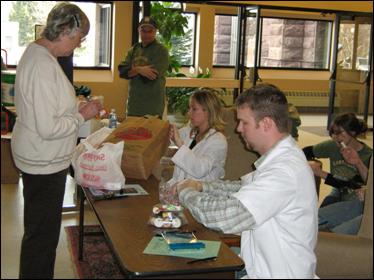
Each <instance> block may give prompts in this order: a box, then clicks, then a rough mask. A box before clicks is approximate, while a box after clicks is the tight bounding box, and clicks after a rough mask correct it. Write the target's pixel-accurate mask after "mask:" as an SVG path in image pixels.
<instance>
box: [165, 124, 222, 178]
mask: <svg viewBox="0 0 374 280" xmlns="http://www.w3.org/2000/svg"><path fill="white" fill-rule="evenodd" d="M190 131H191V127H189V126H188V127H183V128H181V129H179V134H180V137H181V139H182V140H183V142H184V144H183V145H182V146H181V147H180V148H179V149H178V151H177V152H176V153H175V155H174V156H173V157H172V159H171V160H172V161H173V162H174V164H175V167H174V173H173V178H172V179H171V180H170V181H169V183H171V184H173V183H176V182H179V181H182V180H184V179H195V180H198V181H215V180H217V179H221V178H223V177H224V176H225V169H224V168H225V161H226V154H227V140H226V137H225V136H224V135H223V134H222V133H221V132H218V131H216V130H215V129H212V128H211V129H210V130H209V132H208V133H207V134H206V135H205V137H204V139H202V140H201V141H200V142H199V143H197V144H196V145H195V147H193V149H192V150H191V149H190V148H189V146H190V144H191V142H192V141H193V139H191V137H190Z"/></svg>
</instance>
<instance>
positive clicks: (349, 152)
mask: <svg viewBox="0 0 374 280" xmlns="http://www.w3.org/2000/svg"><path fill="white" fill-rule="evenodd" d="M340 153H341V154H342V156H343V158H344V160H345V161H346V162H347V163H349V164H352V165H355V166H356V165H358V164H359V163H361V159H360V157H359V155H358V153H357V151H356V150H355V149H353V148H351V147H345V148H341V149H340Z"/></svg>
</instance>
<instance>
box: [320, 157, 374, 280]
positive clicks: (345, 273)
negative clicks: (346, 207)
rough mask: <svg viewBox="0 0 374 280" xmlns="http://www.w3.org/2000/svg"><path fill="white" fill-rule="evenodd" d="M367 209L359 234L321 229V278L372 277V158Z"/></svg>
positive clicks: (366, 202) (367, 191)
mask: <svg viewBox="0 0 374 280" xmlns="http://www.w3.org/2000/svg"><path fill="white" fill-rule="evenodd" d="M366 186H367V190H366V194H365V205H364V212H363V217H362V221H361V226H360V230H359V232H358V234H357V235H342V234H336V233H329V232H319V233H318V242H317V246H316V249H315V252H316V255H317V272H316V274H317V275H318V276H319V277H320V278H330V279H337V278H345V279H355V278H356V279H358V278H360V279H364V278H370V279H372V278H373V157H372V158H371V160H370V167H369V174H368V181H367V184H366Z"/></svg>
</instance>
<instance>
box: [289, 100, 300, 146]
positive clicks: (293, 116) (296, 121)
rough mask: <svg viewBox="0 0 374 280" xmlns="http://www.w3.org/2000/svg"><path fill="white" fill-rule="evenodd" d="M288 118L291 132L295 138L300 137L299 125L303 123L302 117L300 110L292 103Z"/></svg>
mask: <svg viewBox="0 0 374 280" xmlns="http://www.w3.org/2000/svg"><path fill="white" fill-rule="evenodd" d="M288 119H289V126H290V127H289V131H290V134H291V136H292V137H293V138H295V140H298V138H299V129H298V127H299V126H300V125H301V119H300V115H299V112H298V111H297V109H296V107H295V106H294V105H293V104H292V103H288Z"/></svg>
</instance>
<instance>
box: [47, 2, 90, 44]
mask: <svg viewBox="0 0 374 280" xmlns="http://www.w3.org/2000/svg"><path fill="white" fill-rule="evenodd" d="M89 30H90V21H89V20H88V18H87V16H86V14H85V13H84V12H83V11H82V10H81V9H80V8H79V7H78V6H77V5H74V4H71V3H68V2H62V3H59V4H57V5H56V6H54V7H53V8H52V10H51V11H50V12H49V14H48V18H47V24H46V26H45V28H44V30H43V32H42V34H41V36H42V37H43V38H46V39H48V40H50V41H54V40H56V39H57V38H58V37H59V36H60V35H61V34H68V35H69V36H71V37H72V36H74V35H75V33H76V32H77V31H79V32H82V34H83V35H84V36H85V35H87V34H88V31H89Z"/></svg>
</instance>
